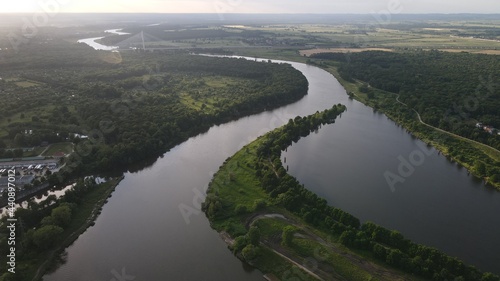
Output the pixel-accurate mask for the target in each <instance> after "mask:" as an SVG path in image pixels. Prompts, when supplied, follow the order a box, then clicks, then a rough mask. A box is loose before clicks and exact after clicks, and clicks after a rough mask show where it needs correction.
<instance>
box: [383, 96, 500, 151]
mask: <svg viewBox="0 0 500 281" xmlns="http://www.w3.org/2000/svg"><path fill="white" fill-rule="evenodd" d="M391 94H394V93H391ZM394 95H397V94H394ZM396 101H397V102H398V103H400V104H402V105H404V106H406V107H408V108H409V106H408V105H407V104H406V103H404V102H402V101H400V100H399V95H397V97H396ZM411 110H413V112H415V113H416V114H417V117H418V121H419V122H420V123H422V124H423V125H425V126H427V127H429V128H432V129H434V130H436V131H439V132H442V133H445V134H448V135H450V136H453V137H456V138H459V139H462V140H465V141H468V142H472V143H475V144H478V145H480V146H482V147H485V148H488V149H491V150H493V151H495V152H497V153H499V154H500V150H498V149H496V148H494V147H491V146H489V145H487V144H484V143H480V142H478V141H475V140H471V139H468V138H466V137H462V136H460V135H457V134H454V133H452V132H448V131H445V130H443V129H440V128H437V127H434V126H432V125H429V124H427V123H425V122H424V121H423V120H422V117H421V116H420V113H418V111H416V110H415V109H413V108H412V109H411Z"/></svg>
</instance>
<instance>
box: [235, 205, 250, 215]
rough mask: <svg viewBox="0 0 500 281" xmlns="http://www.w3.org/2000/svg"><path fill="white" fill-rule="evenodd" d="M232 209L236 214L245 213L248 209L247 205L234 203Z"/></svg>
mask: <svg viewBox="0 0 500 281" xmlns="http://www.w3.org/2000/svg"><path fill="white" fill-rule="evenodd" d="M234 211H235V212H236V214H238V215H241V214H244V213H246V212H247V211H248V210H247V206H245V205H241V204H239V205H236V208H234Z"/></svg>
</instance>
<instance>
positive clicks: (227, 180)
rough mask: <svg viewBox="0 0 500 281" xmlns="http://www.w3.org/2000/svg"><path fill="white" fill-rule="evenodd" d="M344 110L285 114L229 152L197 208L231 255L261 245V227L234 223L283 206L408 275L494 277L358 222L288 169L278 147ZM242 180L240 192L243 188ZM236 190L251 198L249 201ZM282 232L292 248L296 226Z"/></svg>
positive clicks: (253, 253) (252, 254)
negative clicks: (226, 237)
mask: <svg viewBox="0 0 500 281" xmlns="http://www.w3.org/2000/svg"><path fill="white" fill-rule="evenodd" d="M344 110H345V107H344V106H342V105H337V106H334V107H333V108H332V109H330V110H326V111H324V112H321V113H320V112H318V113H316V114H314V115H312V116H308V117H296V118H295V119H291V120H290V121H289V122H288V124H286V125H285V126H283V127H281V128H278V129H276V130H274V131H272V132H270V133H268V134H266V135H265V136H263V137H261V138H260V139H258V140H257V141H255V142H254V143H252V144H251V145H249V146H247V147H245V148H243V149H242V150H241V151H240V152H238V153H237V154H236V155H235V156H233V157H237V158H235V159H234V160H233V159H228V160H226V162H225V163H224V165H223V166H222V167H221V169H220V170H219V172H218V173H217V174H216V175H215V176H214V179H213V180H212V182H211V183H210V185H209V192H208V196H207V199H206V201H205V203H204V205H203V209H204V211H205V213H206V215H207V217H208V218H209V219H210V221H211V223H212V227H214V228H215V229H217V230H218V231H226V232H228V233H229V234H230V235H231V236H233V237H236V238H235V241H236V242H235V244H234V246H233V247H232V248H233V251H234V252H235V254H237V255H239V256H241V257H242V258H243V259H244V260H246V261H248V262H251V263H252V264H260V263H259V258H260V257H259V253H261V252H262V251H263V249H260V250H259V247H261V246H259V243H255V239H257V240H258V239H259V238H255V237H259V236H258V235H256V234H255V232H259V231H262V230H256V229H252V228H253V227H252V228H250V230H246V229H245V228H243V227H242V226H241V224H242V223H244V222H247V221H248V220H249V218H251V217H254V216H255V214H256V213H257V214H265V213H266V211H267V212H268V213H281V214H287V212H290V213H292V214H293V215H295V216H296V217H298V218H300V219H301V220H302V221H303V222H305V223H306V224H308V225H310V226H312V227H314V228H315V229H317V230H320V231H323V232H325V233H328V234H329V235H331V236H333V237H335V241H336V242H338V243H340V244H342V245H344V246H346V247H347V248H349V249H351V250H353V251H355V252H356V253H359V254H362V255H363V256H366V257H371V258H374V259H376V260H378V261H379V262H381V263H383V264H385V265H386V266H388V267H392V268H397V269H399V270H401V271H403V272H406V273H408V274H410V275H414V276H419V277H421V278H424V279H427V280H482V281H486V280H488V281H489V280H491V281H494V280H500V278H499V277H498V276H495V275H493V274H491V273H482V272H481V271H479V270H478V269H477V268H475V267H473V266H469V265H466V264H464V263H463V262H462V261H460V260H459V259H457V258H454V257H450V256H448V255H446V254H444V253H442V252H440V251H439V250H437V249H435V248H431V247H427V246H424V245H419V244H415V243H413V242H411V241H410V240H408V239H406V238H404V236H403V235H402V234H401V233H399V232H397V231H391V230H388V229H386V228H384V227H381V226H379V225H376V224H374V223H372V222H365V223H361V222H360V220H359V219H358V218H356V217H354V216H353V215H351V214H349V213H347V212H345V211H343V210H341V209H339V208H336V207H334V206H329V205H328V204H327V202H326V200H324V199H322V198H320V197H318V196H317V195H316V194H314V193H313V192H311V191H309V190H308V189H306V187H304V186H303V185H302V184H300V183H299V182H298V181H297V179H295V178H294V177H292V176H290V175H289V174H288V173H287V170H286V168H285V167H284V166H283V163H282V161H281V158H280V157H281V152H282V151H284V150H286V149H287V147H289V146H290V145H292V144H293V143H295V142H297V141H298V140H299V139H300V138H301V137H305V136H307V135H308V134H310V133H311V132H314V131H315V130H318V129H319V128H321V126H322V125H325V124H331V123H334V119H335V117H336V116H338V115H340V114H341V113H342V112H343V111H344ZM227 174H229V176H227ZM250 174H251V176H250ZM242 182H244V184H245V187H244V188H245V190H242V188H243V187H242V186H243V183H242ZM247 193H248V194H247ZM243 196H244V197H245V198H251V200H254V201H253V202H252V201H250V202H248V200H245V199H243V198H242V197H243ZM280 208H283V209H284V210H282V209H280ZM285 210H286V211H285ZM286 230H287V229H286V227H285V228H283V229H280V233H281V234H282V239H283V241H284V242H283V241H282V244H285V245H288V246H289V247H291V248H292V249H296V248H294V247H292V246H293V243H294V242H293V239H294V238H293V233H294V232H296V231H297V229H295V230H287V231H286ZM290 231H291V232H292V234H291V235H290V233H288V232H290ZM302 235H303V234H302ZM286 240H288V241H286ZM248 245H253V246H248ZM261 258H262V259H264V258H263V257H261Z"/></svg>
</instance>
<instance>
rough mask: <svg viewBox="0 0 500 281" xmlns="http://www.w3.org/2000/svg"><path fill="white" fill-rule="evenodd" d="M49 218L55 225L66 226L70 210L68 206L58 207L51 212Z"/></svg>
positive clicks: (69, 217) (68, 221)
mask: <svg viewBox="0 0 500 281" xmlns="http://www.w3.org/2000/svg"><path fill="white" fill-rule="evenodd" d="M51 217H52V218H53V220H54V222H55V223H56V224H57V225H59V226H61V227H64V226H67V225H68V224H69V223H70V221H71V208H70V207H69V206H68V205H62V206H59V207H57V208H55V209H54V210H52V214H51Z"/></svg>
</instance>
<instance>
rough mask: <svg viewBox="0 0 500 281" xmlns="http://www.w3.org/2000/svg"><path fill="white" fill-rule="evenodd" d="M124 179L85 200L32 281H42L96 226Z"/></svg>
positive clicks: (103, 185) (112, 183) (108, 183)
mask: <svg viewBox="0 0 500 281" xmlns="http://www.w3.org/2000/svg"><path fill="white" fill-rule="evenodd" d="M123 178H124V176H121V177H119V178H115V179H112V180H110V181H108V182H106V183H104V184H101V185H99V186H98V187H97V188H95V189H94V190H92V191H91V192H89V193H88V194H87V196H85V198H83V202H82V203H81V204H80V206H79V208H78V211H77V212H76V213H75V214H74V219H73V220H72V222H71V225H70V227H69V228H68V229H67V230H65V232H64V237H62V238H61V239H60V240H61V241H62V242H61V243H60V244H59V245H58V246H56V247H54V249H53V250H51V251H50V252H49V253H48V254H47V255H46V259H45V261H44V262H43V263H42V264H40V265H39V266H38V269H37V270H36V273H35V275H34V276H33V278H32V279H31V280H32V281H37V280H41V279H42V277H43V275H44V274H45V273H46V272H47V270H49V269H50V267H51V266H53V265H54V262H55V261H56V259H57V258H58V257H59V256H60V255H61V254H62V253H63V252H64V250H65V249H66V248H67V247H69V246H70V245H71V244H73V242H74V241H75V240H76V239H78V237H79V236H80V234H82V233H84V232H85V231H86V230H87V228H89V227H91V226H93V225H94V224H95V220H96V219H97V217H98V216H99V214H100V213H101V210H102V207H103V206H104V204H106V202H107V201H108V198H109V197H111V194H112V193H113V191H114V190H115V188H116V186H117V185H118V184H119V183H120V181H121V180H123Z"/></svg>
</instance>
